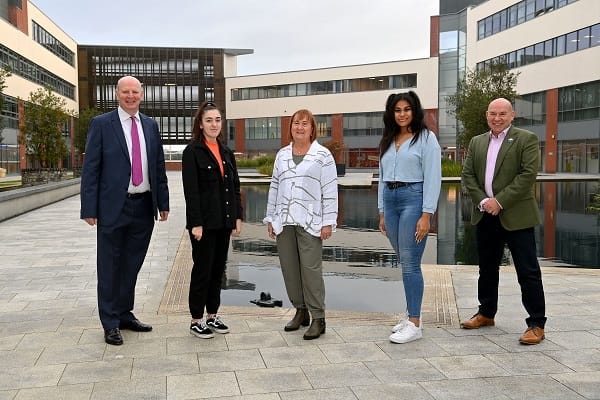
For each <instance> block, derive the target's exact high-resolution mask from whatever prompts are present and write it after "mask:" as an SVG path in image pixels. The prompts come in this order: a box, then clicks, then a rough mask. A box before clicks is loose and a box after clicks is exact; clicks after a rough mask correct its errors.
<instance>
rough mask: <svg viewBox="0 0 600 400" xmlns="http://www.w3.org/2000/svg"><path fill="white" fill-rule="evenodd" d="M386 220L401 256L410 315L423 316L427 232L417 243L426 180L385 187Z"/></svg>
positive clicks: (388, 233)
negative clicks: (424, 253)
mask: <svg viewBox="0 0 600 400" xmlns="http://www.w3.org/2000/svg"><path fill="white" fill-rule="evenodd" d="M383 209H384V214H383V217H384V223H385V229H386V232H387V237H388V239H389V240H390V243H391V244H392V247H393V248H394V251H395V252H396V254H397V255H398V258H399V259H400V265H401V267H402V281H403V283H404V293H405V295H406V305H407V308H408V316H409V317H415V318H419V317H421V303H422V302H423V290H424V283H423V272H422V271H421V259H422V258H423V252H424V251H425V243H426V242H427V236H425V238H424V239H423V240H422V241H421V243H417V241H416V240H415V232H416V230H417V221H418V220H419V218H421V215H422V213H423V183H421V182H419V183H413V184H410V185H408V186H402V187H399V188H396V189H390V188H388V187H387V186H385V187H384V188H383Z"/></svg>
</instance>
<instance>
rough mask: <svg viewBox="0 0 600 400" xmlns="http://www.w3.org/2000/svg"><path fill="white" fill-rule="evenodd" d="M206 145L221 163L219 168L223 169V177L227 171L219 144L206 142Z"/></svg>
mask: <svg viewBox="0 0 600 400" xmlns="http://www.w3.org/2000/svg"><path fill="white" fill-rule="evenodd" d="M204 143H206V145H207V146H208V148H209V149H210V152H211V153H213V156H215V158H216V159H217V162H218V163H219V168H220V169H221V176H223V175H225V170H224V169H223V160H222V159H221V152H220V151H219V142H209V141H208V140H207V141H205V142H204Z"/></svg>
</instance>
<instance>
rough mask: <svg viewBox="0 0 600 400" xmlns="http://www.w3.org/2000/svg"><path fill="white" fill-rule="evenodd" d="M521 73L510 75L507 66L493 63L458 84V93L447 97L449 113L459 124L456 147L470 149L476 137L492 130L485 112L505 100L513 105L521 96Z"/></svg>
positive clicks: (473, 72) (469, 72)
mask: <svg viewBox="0 0 600 400" xmlns="http://www.w3.org/2000/svg"><path fill="white" fill-rule="evenodd" d="M518 75H519V73H513V72H510V70H509V69H508V68H507V66H506V64H502V63H497V64H491V65H490V66H489V67H487V68H485V69H482V70H479V71H467V74H466V76H465V78H464V79H463V80H461V81H459V82H458V86H457V88H456V94H454V95H451V96H448V103H449V104H450V105H451V106H452V108H453V110H451V111H449V113H450V114H452V115H454V116H455V118H456V119H457V120H458V121H460V123H461V124H462V127H461V128H460V130H459V132H458V137H457V144H459V145H463V146H465V147H466V146H468V145H469V142H470V141H471V138H472V137H473V136H476V135H479V134H480V133H483V132H485V131H487V130H489V127H488V124H487V120H486V117H485V112H486V110H487V107H488V105H489V104H490V102H491V101H492V100H494V99H496V98H498V97H503V98H505V99H507V100H508V101H510V102H511V103H514V100H515V99H516V98H518V97H519V95H518V94H517V92H516V91H515V86H516V84H517V77H518Z"/></svg>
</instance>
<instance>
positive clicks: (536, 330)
mask: <svg viewBox="0 0 600 400" xmlns="http://www.w3.org/2000/svg"><path fill="white" fill-rule="evenodd" d="M545 337H546V336H545V335H544V328H540V327H539V326H530V327H529V328H527V330H526V331H525V333H524V334H523V336H521V337H520V338H519V342H520V343H521V344H539V343H540V342H541V341H542V340H544V338H545Z"/></svg>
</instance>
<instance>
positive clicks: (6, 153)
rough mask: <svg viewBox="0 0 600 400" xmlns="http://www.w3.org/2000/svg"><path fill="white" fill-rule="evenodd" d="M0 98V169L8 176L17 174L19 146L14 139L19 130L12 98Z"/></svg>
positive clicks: (15, 103) (17, 115) (17, 111)
mask: <svg viewBox="0 0 600 400" xmlns="http://www.w3.org/2000/svg"><path fill="white" fill-rule="evenodd" d="M0 96H2V98H3V102H2V110H0V112H1V113H2V125H0V135H2V137H3V139H4V140H3V141H2V142H1V143H0V168H4V169H6V171H7V172H8V173H9V174H11V173H17V172H18V171H19V145H18V144H17V139H16V138H17V134H18V129H19V110H18V103H17V99H16V98H14V97H11V96H7V95H2V94H0ZM3 128H5V129H3ZM7 139H8V140H7Z"/></svg>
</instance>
